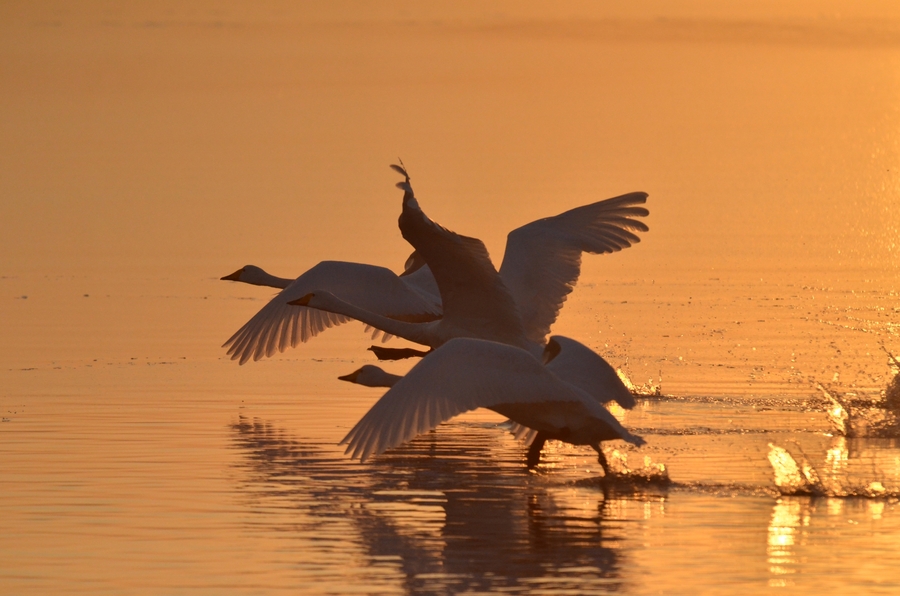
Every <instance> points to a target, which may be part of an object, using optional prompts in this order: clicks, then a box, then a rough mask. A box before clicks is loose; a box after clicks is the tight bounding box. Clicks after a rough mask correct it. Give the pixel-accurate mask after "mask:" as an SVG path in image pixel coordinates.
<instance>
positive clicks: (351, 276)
mask: <svg viewBox="0 0 900 596" xmlns="http://www.w3.org/2000/svg"><path fill="white" fill-rule="evenodd" d="M221 279H223V280H230V281H239V282H243V283H248V284H253V285H259V286H267V287H274V288H280V289H281V290H282V291H281V292H279V293H278V294H277V295H276V296H275V297H274V298H272V300H270V301H269V302H268V303H267V304H266V305H265V306H264V307H263V308H262V309H261V310H260V311H259V312H258V313H256V315H254V316H253V318H251V319H250V320H249V321H248V322H247V323H245V324H244V326H242V327H241V328H240V329H238V331H237V332H235V334H234V335H232V336H231V338H229V339H228V341H226V342H225V344H224V345H223V347H227V348H228V352H227V353H228V355H230V356H231V359H232V360H239V361H240V364H244V363H245V362H247V361H248V360H250V359H251V358H253V360H259V359H260V358H262V357H263V356H272V355H273V354H274V353H275V352H276V351H284V350H285V349H287V347H288V346H291V347H294V346H296V345H297V344H298V343H300V342H306V341H308V340H309V339H311V338H312V337H315V336H316V335H318V334H319V333H321V332H322V331H324V330H325V329H327V328H329V327H333V326H335V325H340V324H342V323H346V322H347V321H349V320H350V319H349V318H348V317H346V316H342V315H340V314H335V313H329V312H326V311H323V310H315V309H308V308H299V309H298V308H297V307H296V306H289V302H290V301H292V300H294V299H296V298H299V297H302V296H304V295H305V294H307V293H309V292H310V291H313V290H318V289H322V288H325V289H329V290H331V291H333V292H335V293H337V294H339V295H340V296H343V297H345V298H347V299H348V300H350V301H352V302H353V303H355V304H358V305H360V306H364V308H366V309H368V310H370V311H372V312H375V313H378V314H380V315H383V316H385V317H389V318H390V317H394V318H397V319H400V320H405V321H419V322H422V321H430V320H434V319H437V318H439V317H440V316H441V305H440V297H439V295H438V290H437V286H436V285H435V284H434V278H433V277H432V275H431V272H430V271H429V270H428V267H427V266H424V264H423V261H422V260H421V258H419V257H417V256H416V255H415V254H413V255H412V256H411V257H410V259H409V260H408V261H407V267H406V271H404V273H402V274H401V275H399V276H398V275H397V274H395V273H394V272H393V271H391V270H389V269H387V268H384V267H379V266H376V265H367V264H363V263H348V262H343V261H322V262H320V263H318V264H317V265H315V266H314V267H312V268H311V269H309V270H308V271H306V272H305V273H304V274H303V275H301V276H300V277H298V278H297V279H295V280H291V279H286V278H283V277H276V276H274V275H271V274H269V273H267V272H266V271H264V270H263V269H261V268H260V267H256V266H254V265H246V266H244V267H242V268H240V269H238V270H237V271H235V272H234V273H231V274H229V275H226V276H224V277H222V278H221ZM382 350H385V351H387V352H388V353H390V352H391V350H388V349H386V348H382ZM400 353H403V352H402V351H401V352H400Z"/></svg>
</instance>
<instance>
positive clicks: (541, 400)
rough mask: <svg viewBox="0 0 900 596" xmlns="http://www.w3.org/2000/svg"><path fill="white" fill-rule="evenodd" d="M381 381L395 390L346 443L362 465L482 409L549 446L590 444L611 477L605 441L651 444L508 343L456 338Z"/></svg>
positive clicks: (356, 379)
mask: <svg viewBox="0 0 900 596" xmlns="http://www.w3.org/2000/svg"><path fill="white" fill-rule="evenodd" d="M376 368H377V367H374V366H371V365H368V367H363V368H362V369H360V370H359V371H356V372H355V373H351V375H347V376H346V377H345V378H343V379H344V380H353V381H354V382H360V383H361V384H362V383H365V382H366V379H363V380H362V381H360V377H362V376H363V375H364V374H366V375H368V374H369V373H372V372H375V371H373V369H376ZM379 370H380V369H379ZM382 372H383V371H382ZM350 377H354V378H352V379H351V378H350ZM381 380H383V381H384V382H385V383H388V384H390V385H391V388H390V389H389V390H388V391H387V392H386V393H385V394H384V395H383V396H382V397H381V399H379V400H378V401H377V402H376V403H375V405H373V406H372V408H371V409H370V410H369V411H368V413H366V415H365V416H363V417H362V419H361V420H360V421H359V422H358V423H357V424H356V425H355V426H354V427H353V428H352V429H351V430H350V432H349V433H347V436H345V437H344V439H343V440H342V441H341V444H346V445H347V449H346V453H347V454H349V455H350V456H351V457H353V458H359V459H360V461H363V462H364V461H365V460H366V459H368V458H369V457H371V456H374V455H379V454H381V453H383V452H384V451H386V450H387V449H391V448H392V447H397V446H398V445H401V444H403V443H405V442H406V441H409V440H410V439H412V438H413V437H415V436H416V435H418V434H420V433H423V432H426V431H428V430H431V429H433V428H435V427H436V426H438V425H439V424H440V423H441V422H444V421H446V420H449V419H450V418H452V417H454V416H456V415H457V414H461V413H463V412H467V411H469V410H474V409H476V408H488V409H491V410H493V411H495V412H497V413H499V414H501V415H503V416H506V417H507V418H509V419H510V420H512V421H514V422H515V423H517V424H519V425H521V426H524V427H528V428H530V429H534V430H536V431H538V435H539V436H543V437H544V440H547V439H556V440H560V441H565V442H567V443H571V444H573V445H590V446H591V447H593V449H594V450H595V451H596V452H597V456H598V461H599V462H600V465H601V466H602V467H603V471H604V473H605V474H607V475H609V474H610V470H609V464H608V463H607V461H606V457H605V456H604V454H603V450H602V449H601V448H600V443H601V442H602V441H611V440H615V439H622V440H624V441H626V442H628V443H631V444H632V445H636V446H641V445H643V444H644V443H645V441H644V439H642V438H641V437H639V436H637V435H634V434H632V433H630V432H629V431H628V430H627V429H625V427H623V426H622V425H621V423H619V421H618V420H616V418H615V417H614V416H613V415H612V414H610V413H609V411H607V410H606V408H604V407H603V406H602V405H600V403H598V402H597V400H596V399H594V397H592V396H590V395H588V394H587V393H585V392H584V391H582V390H581V389H580V388H578V387H577V386H575V385H573V384H571V383H567V382H565V381H563V380H561V379H560V378H559V377H558V376H557V375H556V374H554V372H553V371H552V369H551V368H550V367H548V366H544V365H543V364H542V363H541V362H540V361H539V360H537V359H535V358H534V356H533V355H532V354H531V353H529V352H528V351H526V350H523V349H521V348H518V347H516V346H510V345H508V344H503V343H498V342H492V341H486V340H479V339H472V338H455V339H451V340H449V341H448V342H446V343H445V344H444V345H442V346H441V347H439V348H437V349H436V350H435V351H434V352H433V353H432V354H430V355H429V356H426V357H425V358H423V359H422V360H421V361H420V362H418V363H417V364H416V365H415V366H414V367H413V368H412V369H411V370H410V371H409V372H408V373H407V374H406V376H404V377H397V375H390V374H388V373H384V376H383V377H382V379H381ZM376 382H377V381H376ZM542 446H543V442H541V443H540V444H538V446H537V448H536V451H537V454H538V455H539V454H540V448H541V447H542ZM533 451H535V443H532V445H531V447H530V448H529V460H530V459H531V458H532V452H533Z"/></svg>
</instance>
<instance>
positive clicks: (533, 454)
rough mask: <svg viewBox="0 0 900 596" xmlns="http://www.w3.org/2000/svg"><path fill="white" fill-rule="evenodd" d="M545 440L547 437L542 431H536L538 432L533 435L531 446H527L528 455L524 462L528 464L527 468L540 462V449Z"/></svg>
mask: <svg viewBox="0 0 900 596" xmlns="http://www.w3.org/2000/svg"><path fill="white" fill-rule="evenodd" d="M546 442H547V437H546V436H544V433H542V432H540V431H538V433H537V434H536V435H534V440H533V441H532V442H531V446H529V447H528V455H527V456H526V458H525V464H526V465H527V466H528V469H529V470H530V469H532V468H534V467H535V466H537V465H538V464H539V463H540V462H541V449H543V448H544V443H546Z"/></svg>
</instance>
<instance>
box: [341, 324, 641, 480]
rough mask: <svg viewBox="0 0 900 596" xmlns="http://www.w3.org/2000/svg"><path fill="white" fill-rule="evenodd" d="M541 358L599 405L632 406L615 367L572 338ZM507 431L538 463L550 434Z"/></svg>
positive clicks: (367, 381)
mask: <svg viewBox="0 0 900 596" xmlns="http://www.w3.org/2000/svg"><path fill="white" fill-rule="evenodd" d="M542 361H543V363H544V365H545V367H546V368H547V369H548V370H550V371H551V372H552V373H553V374H555V375H556V376H557V377H558V378H560V379H562V380H564V381H565V382H566V383H568V384H570V385H573V386H575V387H577V388H578V389H580V390H581V391H583V392H584V394H586V395H588V396H590V397H592V398H593V399H594V400H595V401H597V402H598V403H600V404H604V405H605V404H608V403H609V402H611V401H615V402H616V403H618V404H619V405H620V406H621V407H623V408H625V409H631V408H633V407H634V406H635V399H634V395H633V394H632V393H631V391H629V390H628V388H627V387H626V386H625V384H624V383H623V382H622V380H621V379H620V378H619V375H618V374H617V373H616V371H615V369H614V368H613V367H612V366H610V365H609V363H607V362H606V360H604V359H603V358H602V357H601V356H600V355H599V354H597V353H596V352H594V351H593V350H591V349H590V348H588V347H587V346H585V345H584V344H582V343H580V342H578V341H576V340H574V339H570V338H568V337H564V336H562V335H554V336H551V337H550V339H549V341H548V342H547V346H546V348H545V349H544V353H543V355H542ZM402 378H403V377H401V376H400V375H395V374H392V373H389V372H386V371H384V370H383V369H381V368H379V367H377V366H374V365H371V364H366V365H363V366H362V367H361V368H359V369H357V370H355V371H353V372H352V373H350V374H347V375H343V376H341V377H338V379H340V380H342V381H349V382H351V383H356V384H357V385H365V386H366V387H388V388H389V387H393V386H394V385H395V384H396V383H397V382H398V381H399V380H400V379H402ZM510 430H511V431H512V433H513V434H514V435H516V437H517V438H519V439H523V440H524V441H525V442H526V444H529V445H530V448H529V451H528V458H527V463H528V467H529V468H532V467H534V466H536V465H537V464H538V463H539V462H540V456H541V449H542V448H543V446H544V443H545V442H546V441H547V440H548V439H550V438H553V437H552V436H549V435H548V434H547V433H543V432H538V431H536V430H534V429H529V428H523V427H522V426H521V425H519V424H517V423H515V422H513V426H512V427H511V428H510Z"/></svg>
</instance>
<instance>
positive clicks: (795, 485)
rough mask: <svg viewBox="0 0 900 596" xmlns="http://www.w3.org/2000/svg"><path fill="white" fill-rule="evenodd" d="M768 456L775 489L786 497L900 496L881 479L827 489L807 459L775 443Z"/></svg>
mask: <svg viewBox="0 0 900 596" xmlns="http://www.w3.org/2000/svg"><path fill="white" fill-rule="evenodd" d="M768 457H769V463H770V464H772V471H773V472H774V480H775V486H777V487H778V491H779V492H780V493H781V494H782V495H785V496H790V495H809V496H814V497H868V498H882V497H895V498H896V497H897V496H900V489H896V488H893V489H889V488H887V487H885V486H884V484H883V483H882V482H881V481H879V480H873V481H871V482H868V483H867V484H862V485H856V486H844V485H842V484H840V483H839V482H836V483H834V484H829V485H828V486H826V485H825V484H824V483H823V482H822V480H821V479H820V478H819V474H818V472H816V469H815V468H814V467H813V466H812V465H811V464H810V463H809V461H807V459H806V457H804V456H802V455H801V457H800V461H799V462H798V461H797V460H796V459H795V458H794V456H792V455H791V454H790V453H789V452H788V450H787V449H785V448H783V447H779V446H778V445H775V444H773V443H769V455H768Z"/></svg>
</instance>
